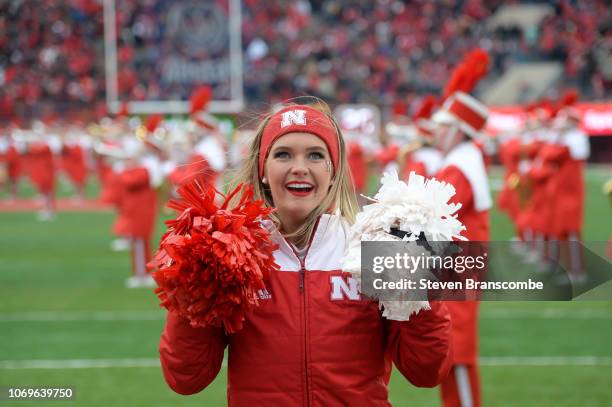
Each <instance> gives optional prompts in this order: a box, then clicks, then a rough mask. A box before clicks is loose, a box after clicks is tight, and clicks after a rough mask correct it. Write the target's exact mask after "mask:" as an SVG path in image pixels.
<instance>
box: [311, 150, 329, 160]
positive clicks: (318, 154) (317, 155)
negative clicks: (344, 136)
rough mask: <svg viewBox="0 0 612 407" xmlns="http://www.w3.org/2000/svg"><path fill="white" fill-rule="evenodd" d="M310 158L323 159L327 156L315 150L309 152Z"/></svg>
mask: <svg viewBox="0 0 612 407" xmlns="http://www.w3.org/2000/svg"><path fill="white" fill-rule="evenodd" d="M308 158H309V159H311V160H322V159H324V158H325V156H324V155H323V153H320V152H318V151H315V152H312V153H310V154H308Z"/></svg>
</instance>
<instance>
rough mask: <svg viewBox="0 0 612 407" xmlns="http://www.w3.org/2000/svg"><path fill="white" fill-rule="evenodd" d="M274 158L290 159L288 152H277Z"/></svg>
mask: <svg viewBox="0 0 612 407" xmlns="http://www.w3.org/2000/svg"><path fill="white" fill-rule="evenodd" d="M274 158H280V159H285V158H289V153H288V152H286V151H277V152H275V153H274Z"/></svg>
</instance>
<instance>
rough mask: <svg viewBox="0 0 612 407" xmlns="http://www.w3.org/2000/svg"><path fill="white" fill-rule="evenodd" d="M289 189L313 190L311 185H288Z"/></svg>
mask: <svg viewBox="0 0 612 407" xmlns="http://www.w3.org/2000/svg"><path fill="white" fill-rule="evenodd" d="M287 187H288V188H300V189H310V188H312V185H310V184H289V185H287Z"/></svg>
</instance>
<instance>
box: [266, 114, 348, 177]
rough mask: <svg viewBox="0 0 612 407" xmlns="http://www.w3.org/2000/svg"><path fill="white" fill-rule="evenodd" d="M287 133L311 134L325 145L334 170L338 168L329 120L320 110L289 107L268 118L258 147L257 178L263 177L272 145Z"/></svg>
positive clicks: (336, 152)
mask: <svg viewBox="0 0 612 407" xmlns="http://www.w3.org/2000/svg"><path fill="white" fill-rule="evenodd" d="M288 133H311V134H314V135H315V136H317V137H319V138H320V139H321V140H323V141H324V142H325V144H326V145H327V149H328V150H329V154H330V155H331V159H332V163H333V165H334V169H336V168H338V156H339V154H338V151H339V150H340V149H339V147H338V135H337V134H336V127H335V126H334V125H333V123H332V122H331V120H330V119H329V118H328V117H327V116H326V115H325V113H323V112H321V111H320V110H317V109H314V108H312V107H310V106H303V105H297V106H289V107H286V108H284V109H282V110H280V111H278V112H276V113H274V115H273V116H272V117H271V118H270V121H269V122H268V124H267V125H266V128H265V129H264V131H263V135H262V137H261V144H260V146H259V176H260V177H263V175H264V164H265V162H266V157H267V156H268V153H269V152H270V148H271V147H272V144H274V142H275V141H276V139H278V138H279V137H281V136H284V135H285V134H288Z"/></svg>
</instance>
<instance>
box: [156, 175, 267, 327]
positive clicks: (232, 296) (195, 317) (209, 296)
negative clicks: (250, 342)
mask: <svg viewBox="0 0 612 407" xmlns="http://www.w3.org/2000/svg"><path fill="white" fill-rule="evenodd" d="M239 193H241V194H242V195H241V199H240V201H239V202H238V204H237V205H236V206H235V207H234V208H232V209H228V206H229V203H230V201H231V200H232V199H233V198H234V197H235V196H236V195H237V194H239ZM178 194H179V195H180V198H179V199H177V200H172V201H170V203H169V204H168V207H170V208H171V209H174V210H176V211H178V212H179V215H178V217H177V218H176V219H174V220H170V221H167V222H166V224H167V225H168V231H167V232H166V233H165V234H164V236H163V237H162V239H161V243H160V246H159V250H158V252H157V254H156V255H155V258H154V259H153V260H152V261H151V262H150V263H149V265H148V266H149V267H150V268H155V269H157V271H156V272H155V273H154V274H153V278H154V279H155V281H156V282H157V285H158V288H157V289H156V290H155V293H156V294H157V296H158V297H159V298H160V300H161V306H163V307H165V308H167V309H168V310H170V311H177V312H178V313H179V314H180V315H181V316H183V317H185V318H187V319H188V320H189V322H190V324H191V325H192V326H194V327H204V326H209V325H211V326H223V328H224V329H225V332H226V333H228V334H229V333H234V332H237V331H238V330H240V329H241V328H242V324H243V322H244V319H245V314H246V312H247V311H248V310H249V309H251V308H252V307H254V306H257V305H258V300H257V292H258V291H259V290H261V289H264V288H265V286H264V280H265V279H267V277H268V275H269V273H270V272H271V271H273V270H278V269H279V267H278V265H277V264H276V263H275V262H274V256H273V252H274V250H276V248H277V246H276V245H275V244H274V243H272V241H271V240H270V235H269V233H268V231H267V230H266V229H265V228H264V227H263V226H262V225H261V223H260V220H261V219H262V218H263V217H265V216H267V215H268V214H270V212H272V210H273V209H272V208H266V207H264V206H263V202H262V201H254V200H253V191H252V189H251V188H250V187H249V186H243V185H242V184H241V185H239V186H238V187H236V189H234V190H233V191H232V192H230V193H229V194H228V195H227V196H226V197H225V199H224V202H223V203H222V204H221V205H220V206H218V205H217V204H215V196H216V194H217V191H216V190H215V189H214V187H212V186H210V185H208V184H207V183H205V182H202V181H199V180H197V179H196V180H194V181H193V182H191V183H189V184H186V185H183V186H182V187H180V188H179V189H178Z"/></svg>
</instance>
